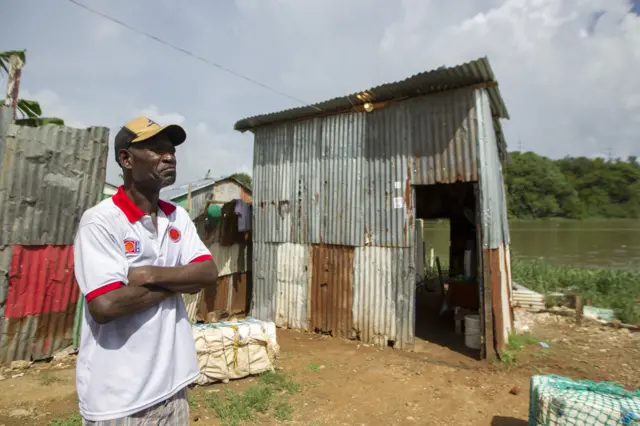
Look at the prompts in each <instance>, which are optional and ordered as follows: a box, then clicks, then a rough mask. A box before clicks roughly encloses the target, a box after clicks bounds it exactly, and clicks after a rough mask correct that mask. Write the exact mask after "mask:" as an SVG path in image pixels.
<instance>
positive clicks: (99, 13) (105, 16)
mask: <svg viewBox="0 0 640 426" xmlns="http://www.w3.org/2000/svg"><path fill="white" fill-rule="evenodd" d="M67 1H68V2H70V3H73V4H75V5H76V6H79V7H81V8H83V9H85V10H87V11H89V12H91V13H93V14H94V15H98V16H100V17H102V18H104V19H107V20H109V21H111V22H114V23H116V24H118V25H120V26H123V27H125V28H127V29H128V30H131V31H133V32H135V33H137V34H140V35H143V36H145V37H148V38H150V39H152V40H155V41H157V42H158V43H160V44H163V45H165V46H168V47H170V48H172V49H174V50H177V51H178V52H181V53H184V54H186V55H189V56H191V57H193V58H195V59H197V60H199V61H201V62H204V63H205V64H207V65H211V66H213V67H215V68H218V69H219V70H221V71H224V72H226V73H228V74H231V75H233V76H235V77H238V78H241V79H243V80H245V81H248V82H250V83H253V84H255V85H257V86H260V87H262V88H263V89H266V90H269V91H271V92H273V93H277V94H278V95H280V96H284V97H286V98H289V99H291V100H293V101H295V102H298V103H300V104H302V105H305V106H310V107H312V108H315V109H317V110H318V111H322V109H320V108H318V107H317V106H315V105H312V104H311V103H309V102H305V101H303V100H301V99H298V98H296V97H295V96H291V95H289V94H287V93H284V92H282V91H280V90H278V89H274V88H273V87H271V86H268V85H266V84H264V83H261V82H259V81H257V80H254V79H253V78H251V77H247V76H246V75H243V74H240V73H239V72H236V71H233V70H231V69H229V68H227V67H225V66H224V65H220V64H218V63H216V62H213V61H210V60H209V59H207V58H204V57H202V56H200V55H197V54H195V53H193V52H191V51H189V50H187V49H183V48H182V47H180V46H176V45H175V44H172V43H170V42H168V41H165V40H163V39H161V38H160V37H158V36H155V35H153V34H149V33H147V32H145V31H142V30H139V29H137V28H135V27H133V26H131V25H129V24H127V23H125V22H122V21H120V20H118V19H116V18H113V17H111V16H109V15H106V14H104V13H102V12H100V11H98V10H95V9H93V8H91V7H89V6H87V5H85V4H83V3H80V2H79V1H77V0H67Z"/></svg>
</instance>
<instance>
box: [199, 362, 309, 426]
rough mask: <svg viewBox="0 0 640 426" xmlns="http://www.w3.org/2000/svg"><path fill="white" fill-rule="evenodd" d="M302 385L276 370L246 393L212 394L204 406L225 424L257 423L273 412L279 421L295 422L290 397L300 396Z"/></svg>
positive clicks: (227, 392)
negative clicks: (258, 419)
mask: <svg viewBox="0 0 640 426" xmlns="http://www.w3.org/2000/svg"><path fill="white" fill-rule="evenodd" d="M299 390H300V386H299V385H298V384H297V383H295V382H293V381H292V380H291V379H290V378H289V377H288V376H287V375H286V374H285V373H283V372H278V371H273V372H267V373H264V374H262V375H260V384H258V385H254V386H251V387H249V388H248V389H247V390H245V391H244V392H234V391H230V390H228V391H226V392H225V393H224V395H220V394H213V393H208V394H206V395H205V399H204V406H205V407H206V408H211V409H213V410H214V411H215V412H216V416H218V418H219V419H220V420H222V422H223V423H222V424H223V425H227V426H236V425H238V424H239V423H240V422H242V421H253V420H256V416H257V415H268V414H270V413H272V414H273V416H274V417H275V418H276V419H277V420H279V421H284V420H289V419H291V416H292V413H293V407H292V406H291V404H289V402H288V401H287V400H286V397H287V396H289V395H292V394H294V393H297V392H298V391H299Z"/></svg>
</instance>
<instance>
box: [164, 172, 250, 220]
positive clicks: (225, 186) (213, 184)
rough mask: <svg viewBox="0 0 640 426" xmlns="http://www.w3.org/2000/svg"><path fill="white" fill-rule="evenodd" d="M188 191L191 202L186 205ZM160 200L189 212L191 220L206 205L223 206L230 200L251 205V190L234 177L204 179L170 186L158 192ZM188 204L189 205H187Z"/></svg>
mask: <svg viewBox="0 0 640 426" xmlns="http://www.w3.org/2000/svg"><path fill="white" fill-rule="evenodd" d="M189 191H191V201H190V203H188V198H189ZM160 198H162V199H163V200H168V201H173V202H174V203H176V204H178V205H180V206H182V207H184V208H186V209H187V210H189V215H190V216H191V219H195V218H197V217H198V216H199V215H201V214H202V213H203V212H204V209H205V206H206V205H207V204H208V203H210V202H211V203H215V204H220V205H223V204H224V203H227V202H229V201H231V200H242V201H245V202H247V203H251V199H252V196H251V188H250V187H249V186H248V185H247V184H245V183H244V182H242V181H240V180H238V179H237V178H236V176H235V175H231V176H225V177H218V178H208V177H207V178H204V179H200V180H197V181H193V182H188V183H184V184H181V185H172V186H169V187H166V188H163V189H162V190H161V191H160ZM189 204H190V205H189Z"/></svg>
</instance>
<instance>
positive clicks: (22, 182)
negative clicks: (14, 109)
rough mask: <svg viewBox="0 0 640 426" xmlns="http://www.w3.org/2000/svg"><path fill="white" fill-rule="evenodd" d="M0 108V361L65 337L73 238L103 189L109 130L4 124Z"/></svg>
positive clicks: (72, 293)
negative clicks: (83, 215)
mask: <svg viewBox="0 0 640 426" xmlns="http://www.w3.org/2000/svg"><path fill="white" fill-rule="evenodd" d="M6 114H11V112H10V110H8V109H5V108H0V148H1V149H0V152H2V158H1V159H0V160H1V161H2V162H1V164H2V168H1V169H0V330H1V333H2V334H0V362H1V361H10V360H13V359H41V358H46V357H48V356H51V355H52V354H53V353H54V352H55V351H56V350H59V349H61V348H63V347H64V346H65V345H69V344H71V341H72V330H73V319H74V318H73V317H74V312H75V305H76V302H77V300H78V297H79V296H78V289H77V284H75V281H74V280H73V261H72V256H71V253H72V247H71V246H72V244H73V237H74V234H75V230H76V227H77V224H78V222H79V220H80V217H81V215H82V213H83V212H84V211H85V210H86V209H88V208H89V207H92V206H93V205H95V203H96V202H97V201H98V200H99V197H100V195H101V193H102V189H103V186H104V179H105V164H106V159H107V152H108V135H109V130H108V129H107V128H103V127H92V128H89V129H72V128H69V127H65V126H53V125H49V126H44V127H40V128H30V127H21V126H16V125H13V124H7V120H5V118H6Z"/></svg>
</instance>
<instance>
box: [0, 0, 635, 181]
mask: <svg viewBox="0 0 640 426" xmlns="http://www.w3.org/2000/svg"><path fill="white" fill-rule="evenodd" d="M79 1H81V2H83V3H85V4H87V5H89V6H91V7H92V8H95V9H97V10H99V11H101V12H103V13H105V14H107V15H109V16H111V17H113V18H116V19H118V20H121V21H123V22H125V23H127V24H130V25H132V26H134V27H136V28H139V29H140V30H142V31H145V32H148V33H151V34H153V35H155V36H157V37H159V38H161V39H163V40H166V41H168V42H170V43H173V44H175V45H178V46H180V47H182V48H184V49H186V50H189V51H191V52H193V53H195V54H197V55H200V56H202V57H205V58H207V59H208V60H210V61H212V62H216V63H218V64H221V65H223V66H225V67H227V68H229V69H231V70H234V71H236V72H238V73H240V74H243V75H245V76H247V77H250V78H252V79H254V80H258V81H260V82H261V83H264V84H265V85H267V86H270V87H272V88H274V89H276V90H278V91H280V92H284V93H286V94H288V95H290V96H292V97H294V98H298V99H301V100H303V101H305V102H309V103H311V102H318V101H323V100H326V99H330V98H333V97H336V96H340V95H344V94H347V93H352V92H356V91H359V90H362V89H366V88H369V87H372V86H375V85H379V84H382V83H385V82H389V81H397V80H400V79H403V78H406V77H408V76H410V75H412V74H415V73H418V72H422V71H426V70H429V69H433V68H437V67H439V66H441V65H447V66H452V65H456V64H459V63H462V62H466V61H469V60H472V59H476V58H478V57H480V56H484V55H487V56H488V57H489V60H490V61H491V65H492V67H493V70H494V72H495V74H496V76H497V78H498V80H499V83H500V88H501V90H502V95H503V97H504V98H505V101H506V104H507V107H508V108H509V111H510V113H511V120H509V121H506V122H505V123H504V127H505V132H506V137H507V143H508V144H509V148H510V149H511V150H516V149H519V148H520V146H522V148H523V149H524V150H532V151H535V152H537V153H540V154H543V155H547V156H551V157H562V156H565V155H574V156H580V155H586V156H596V155H601V156H606V155H608V154H609V152H611V153H612V154H613V155H614V156H618V157H623V158H625V157H626V156H628V155H631V154H635V155H638V156H640V137H639V136H640V17H639V16H638V13H639V12H640V4H639V3H640V0H634V1H635V2H636V4H635V5H634V4H632V3H631V1H630V0H447V1H445V0H402V1H401V0H395V1H391V0H235V1H234V0H215V1H214V0H191V1H175V0H174V1H171V0H153V1H152V0H145V1H143V0H137V1H134V0H79ZM0 10H2V18H3V19H2V22H3V25H2V26H0V50H10V49H22V48H26V49H27V65H26V67H25V69H24V72H23V79H22V89H21V97H23V98H29V99H35V100H38V101H40V102H41V104H42V106H43V109H44V111H45V114H46V115H49V116H58V117H61V118H63V119H64V120H65V121H66V122H67V124H69V125H71V126H74V127H86V126H88V125H102V126H107V127H109V128H110V129H111V137H112V138H113V136H114V135H115V133H116V132H117V131H118V129H119V128H120V127H121V126H122V124H124V123H125V122H126V121H128V120H130V119H132V118H134V117H136V116H138V115H141V114H144V115H148V116H149V117H151V118H152V119H154V120H156V121H158V122H160V123H163V124H168V123H172V122H173V123H179V124H182V125H183V126H184V127H185V128H186V130H187V133H188V141H187V143H185V144H184V145H183V146H181V147H180V148H179V150H178V161H179V163H178V164H179V165H178V176H179V177H178V182H186V181H190V180H194V179H198V178H201V177H203V176H204V175H205V174H206V172H207V170H208V169H211V173H212V174H213V175H216V176H217V175H224V174H230V173H233V172H237V171H239V172H248V173H250V171H251V165H252V141H253V137H252V134H251V133H247V134H244V135H243V134H240V133H238V132H235V131H234V130H233V124H234V123H235V122H236V121H237V120H238V119H241V118H245V117H247V116H251V115H257V114H261V113H267V112H273V111H278V110H282V109H286V108H291V107H296V106H300V105H299V104H297V103H296V102H295V101H293V100H292V99H290V98H287V97H285V96H282V95H279V94H276V93H274V92H272V91H269V90H266V89H264V88H262V87H260V86H258V85H255V84H253V83H250V82H248V81H246V80H244V79H241V78H238V77H236V76H234V75H231V74H229V73H226V72H223V71H221V70H220V69H217V68H215V67H213V66H211V65H207V64H205V63H202V62H200V61H198V60H197V59H194V58H192V57H190V56H188V55H186V54H184V53H180V52H177V51H175V50H173V49H171V48H169V47H167V46H164V45H162V44H160V43H158V42H156V41H153V40H150V39H148V38H146V37H144V36H141V35H139V34H136V33H134V32H132V31H130V30H128V29H126V28H123V27H121V26H119V25H117V24H114V23H112V22H110V21H108V20H106V19H104V18H101V17H99V16H95V15H93V14H91V13H89V12H88V11H86V10H84V9H82V8H80V7H78V6H77V5H74V4H73V3H71V2H69V1H68V0H0ZM3 84H4V81H3ZM108 164H109V165H108V172H107V180H108V181H111V182H113V183H116V184H117V183H119V178H118V172H119V171H118V169H117V166H116V164H115V161H114V160H113V154H112V153H110V155H109V163H108Z"/></svg>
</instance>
